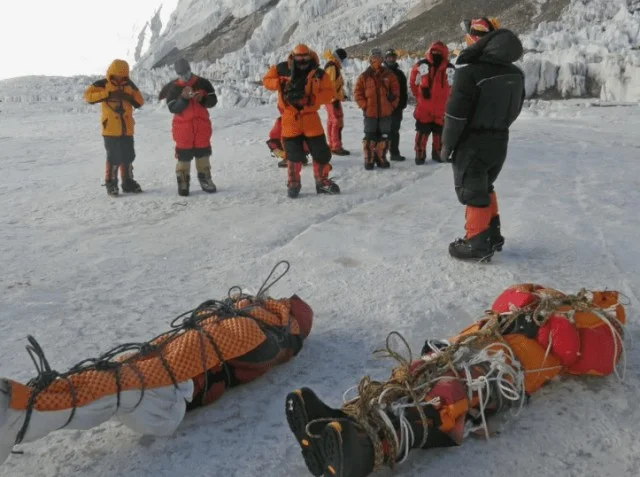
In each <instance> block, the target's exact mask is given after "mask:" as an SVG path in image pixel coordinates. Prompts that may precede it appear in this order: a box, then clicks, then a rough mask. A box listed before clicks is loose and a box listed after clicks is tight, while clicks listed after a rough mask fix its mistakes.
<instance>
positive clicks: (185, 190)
mask: <svg viewBox="0 0 640 477" xmlns="http://www.w3.org/2000/svg"><path fill="white" fill-rule="evenodd" d="M190 172H191V161H177V162H176V179H177V181H178V195H181V196H183V197H186V196H188V195H189V182H190V180H191V176H190V175H189V174H190Z"/></svg>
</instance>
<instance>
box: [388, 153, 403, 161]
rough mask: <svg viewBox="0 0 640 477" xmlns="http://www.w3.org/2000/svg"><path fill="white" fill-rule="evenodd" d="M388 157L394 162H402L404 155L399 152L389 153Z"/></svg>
mask: <svg viewBox="0 0 640 477" xmlns="http://www.w3.org/2000/svg"><path fill="white" fill-rule="evenodd" d="M389 159H391V160H392V161H396V162H402V161H404V160H406V157H404V156H401V155H400V154H391V157H390V158H389Z"/></svg>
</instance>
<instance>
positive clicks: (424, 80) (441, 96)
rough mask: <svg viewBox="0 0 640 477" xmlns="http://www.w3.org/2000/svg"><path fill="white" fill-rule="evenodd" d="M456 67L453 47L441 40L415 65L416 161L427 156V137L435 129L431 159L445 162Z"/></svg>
mask: <svg viewBox="0 0 640 477" xmlns="http://www.w3.org/2000/svg"><path fill="white" fill-rule="evenodd" d="M454 71H455V67H454V66H453V65H452V64H451V63H449V49H448V48H447V45H445V44H444V43H442V42H441V41H436V42H434V43H432V44H431V46H430V47H429V49H428V50H427V53H426V54H425V57H424V59H422V60H420V61H418V62H417V63H416V64H415V65H414V66H413V68H412V69H411V75H410V77H409V85H410V87H411V92H412V93H413V95H414V96H415V98H416V100H417V103H416V109H415V111H414V113H413V117H414V118H415V119H416V139H415V151H416V164H418V165H422V164H424V163H425V160H426V158H427V141H428V140H429V134H431V133H433V139H432V142H431V159H433V160H434V161H437V162H443V161H442V158H441V156H440V149H441V148H442V143H441V138H442V127H443V125H444V112H445V106H446V104H447V99H448V98H449V91H450V89H451V85H452V84H453V73H454Z"/></svg>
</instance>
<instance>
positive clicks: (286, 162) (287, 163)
mask: <svg viewBox="0 0 640 477" xmlns="http://www.w3.org/2000/svg"><path fill="white" fill-rule="evenodd" d="M278 167H282V168H283V169H284V168H285V167H289V161H287V160H286V159H282V160H281V161H280V162H278Z"/></svg>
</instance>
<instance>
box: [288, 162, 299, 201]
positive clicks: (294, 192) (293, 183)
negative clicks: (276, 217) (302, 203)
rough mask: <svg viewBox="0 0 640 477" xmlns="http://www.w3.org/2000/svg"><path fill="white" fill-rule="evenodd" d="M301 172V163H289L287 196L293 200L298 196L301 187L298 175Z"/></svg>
mask: <svg viewBox="0 0 640 477" xmlns="http://www.w3.org/2000/svg"><path fill="white" fill-rule="evenodd" d="M301 172H302V163H301V162H289V164H288V169H287V195H288V196H289V197H290V198H291V199H295V198H296V197H298V196H299V195H300V189H301V187H302V183H301V179H300V174H301Z"/></svg>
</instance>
